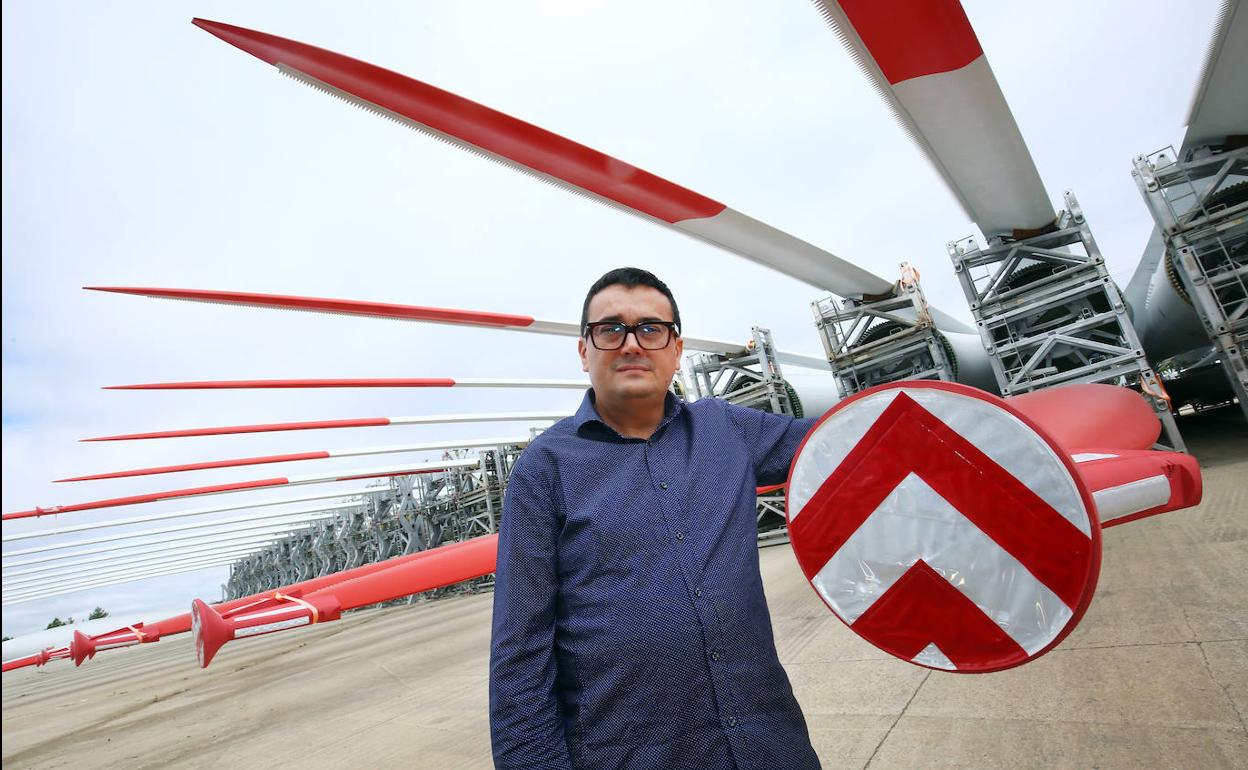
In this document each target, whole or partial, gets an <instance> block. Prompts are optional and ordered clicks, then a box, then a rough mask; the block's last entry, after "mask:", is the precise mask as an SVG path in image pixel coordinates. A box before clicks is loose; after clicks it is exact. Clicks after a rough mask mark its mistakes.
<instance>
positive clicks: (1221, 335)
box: [1132, 147, 1248, 416]
mask: <svg viewBox="0 0 1248 770" xmlns="http://www.w3.org/2000/svg"><path fill="white" fill-rule="evenodd" d="M1134 165H1135V169H1134V171H1133V172H1132V176H1133V177H1134V178H1135V181H1136V184H1137V185H1138V186H1139V188H1140V194H1141V195H1143V196H1144V202H1145V203H1147V204H1148V208H1149V211H1150V212H1151V213H1152V215H1153V219H1154V220H1155V221H1156V222H1157V227H1158V229H1159V230H1160V231H1161V234H1162V237H1163V238H1164V240H1165V243H1166V256H1165V259H1166V260H1167V263H1168V264H1167V269H1169V270H1171V277H1172V278H1177V279H1178V281H1179V282H1180V285H1179V286H1176V287H1175V288H1176V289H1179V290H1180V291H1179V294H1180V296H1182V297H1183V298H1184V299H1186V300H1188V301H1189V302H1190V303H1191V305H1192V307H1193V308H1194V309H1195V311H1196V315H1197V316H1198V317H1199V318H1200V322H1201V325H1202V326H1203V327H1204V329H1205V333H1206V334H1207V335H1208V336H1209V340H1210V342H1211V343H1212V344H1213V347H1214V349H1215V351H1216V352H1217V354H1218V358H1219V360H1220V361H1221V362H1222V368H1223V369H1224V370H1225V371H1226V376H1227V379H1228V380H1229V381H1230V383H1231V389H1232V390H1233V392H1234V393H1235V397H1236V398H1237V399H1239V406H1240V409H1242V410H1243V411H1244V414H1245V415H1246V416H1248V195H1242V196H1241V195H1236V196H1234V197H1236V198H1243V200H1239V201H1238V202H1235V201H1234V200H1231V201H1227V200H1226V198H1227V196H1226V195H1225V193H1226V192H1227V191H1228V190H1229V189H1230V188H1231V187H1233V186H1237V185H1248V148H1240V149H1234V150H1223V149H1221V148H1208V147H1200V148H1196V149H1194V150H1193V151H1191V152H1189V153H1188V154H1187V156H1186V157H1185V158H1184V159H1183V160H1179V159H1178V156H1177V155H1176V154H1175V152H1174V148H1173V147H1167V148H1165V149H1162V150H1158V151H1157V152H1154V153H1152V154H1151V155H1139V156H1137V157H1136V158H1135V159H1134Z"/></svg>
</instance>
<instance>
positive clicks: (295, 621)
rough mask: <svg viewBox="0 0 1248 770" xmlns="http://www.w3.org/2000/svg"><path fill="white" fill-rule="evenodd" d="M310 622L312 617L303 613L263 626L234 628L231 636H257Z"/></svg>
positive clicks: (240, 637)
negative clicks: (300, 615) (302, 614)
mask: <svg viewBox="0 0 1248 770" xmlns="http://www.w3.org/2000/svg"><path fill="white" fill-rule="evenodd" d="M311 622H312V618H310V617H308V616H307V615H305V616H303V617H301V618H291V619H290V620H280V621H278V622H276V623H268V624H266V625H263V626H252V627H250V628H236V629H234V637H233V638H235V639H243V638H245V637H248V636H258V635H260V634H267V633H269V632H271V631H281V630H283V629H287V628H298V627H299V626H306V625H310V624H311Z"/></svg>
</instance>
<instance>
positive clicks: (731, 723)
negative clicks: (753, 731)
mask: <svg viewBox="0 0 1248 770" xmlns="http://www.w3.org/2000/svg"><path fill="white" fill-rule="evenodd" d="M728 726H729V727H736V726H737V718H736V717H728Z"/></svg>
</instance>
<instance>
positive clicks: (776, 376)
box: [685, 326, 802, 417]
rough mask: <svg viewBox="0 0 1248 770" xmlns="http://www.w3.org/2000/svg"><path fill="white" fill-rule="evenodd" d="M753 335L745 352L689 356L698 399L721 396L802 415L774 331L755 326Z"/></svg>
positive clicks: (687, 367) (775, 411)
mask: <svg viewBox="0 0 1248 770" xmlns="http://www.w3.org/2000/svg"><path fill="white" fill-rule="evenodd" d="M750 335H751V336H750V342H749V343H747V345H746V351H745V352H744V353H741V354H733V355H727V354H723V353H695V354H693V355H691V356H687V357H686V362H685V371H686V372H687V374H688V377H689V378H690V379H691V380H692V381H693V395H694V398H695V400H696V399H699V398H722V399H724V400H725V401H727V402H728V403H730V404H737V405H739V406H748V407H750V408H753V409H761V410H762V411H764V412H771V413H772V414H789V415H793V416H794V417H801V416H802V406H801V403H800V402H799V401H798V400H797V394H796V393H794V392H793V391H792V389H791V388H789V386H788V385H787V384H786V383H785V381H784V375H783V374H782V373H781V371H780V362H779V361H778V360H777V359H776V345H775V342H773V341H772V339H771V332H770V331H769V330H767V329H763V328H760V327H758V326H755V327H753V328H752V329H750Z"/></svg>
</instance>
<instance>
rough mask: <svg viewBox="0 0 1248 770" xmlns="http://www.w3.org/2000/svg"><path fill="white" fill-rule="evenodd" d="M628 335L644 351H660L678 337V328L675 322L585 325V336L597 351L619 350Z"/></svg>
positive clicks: (598, 323)
mask: <svg viewBox="0 0 1248 770" xmlns="http://www.w3.org/2000/svg"><path fill="white" fill-rule="evenodd" d="M629 334H632V335H633V337H634V338H636V340H637V344H638V345H639V346H641V347H642V348H643V349H645V350H662V349H663V348H665V347H667V346H668V345H669V344H671V342H672V337H673V336H677V337H679V336H680V327H678V326H677V325H676V322H675V321H645V322H643V323H639V324H624V323H620V322H619V321H594V322H592V323H587V324H585V336H587V337H589V340H590V342H592V343H594V347H596V348H598V349H599V350H619V349H620V348H622V347H624V340H625V339H626V338H627V337H628V335H629Z"/></svg>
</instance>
